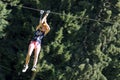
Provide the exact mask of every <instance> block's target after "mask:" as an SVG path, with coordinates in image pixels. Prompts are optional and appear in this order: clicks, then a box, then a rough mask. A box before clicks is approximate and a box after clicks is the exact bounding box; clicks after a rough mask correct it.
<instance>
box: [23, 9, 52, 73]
mask: <svg viewBox="0 0 120 80" xmlns="http://www.w3.org/2000/svg"><path fill="white" fill-rule="evenodd" d="M43 13H44V11H43V10H41V11H40V14H41V17H42V15H43ZM49 13H50V11H46V14H45V16H44V17H43V19H42V20H41V18H40V22H39V25H38V26H37V27H36V31H35V33H34V36H33V39H32V40H31V42H30V44H29V48H28V53H27V56H26V62H25V65H24V68H23V70H22V72H26V70H27V69H28V64H29V61H30V56H31V54H32V52H33V50H35V52H34V61H33V67H32V69H31V70H32V71H36V64H37V61H38V56H39V53H40V50H41V41H42V39H43V37H44V36H45V35H46V34H47V33H48V32H49V31H50V27H49V25H48V24H47V16H48V14H49Z"/></svg>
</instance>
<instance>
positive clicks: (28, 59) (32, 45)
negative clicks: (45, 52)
mask: <svg viewBox="0 0 120 80" xmlns="http://www.w3.org/2000/svg"><path fill="white" fill-rule="evenodd" d="M33 50H34V44H33V43H32V44H30V45H29V48H28V53H27V57H26V62H25V65H27V66H28V64H29V61H30V56H31V54H32V52H33Z"/></svg>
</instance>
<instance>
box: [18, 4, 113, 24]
mask: <svg viewBox="0 0 120 80" xmlns="http://www.w3.org/2000/svg"><path fill="white" fill-rule="evenodd" d="M17 7H18V5H17ZM22 8H24V9H29V10H33V11H40V9H35V8H31V7H27V6H22ZM45 12H46V11H45ZM50 13H51V14H55V15H61V16H68V15H67V14H62V13H58V12H53V11H51V12H50ZM71 17H73V18H76V19H81V17H75V16H71ZM82 19H84V20H90V21H96V22H101V23H109V24H114V23H113V22H110V21H101V20H96V19H91V18H82Z"/></svg>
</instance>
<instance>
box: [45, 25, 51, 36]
mask: <svg viewBox="0 0 120 80" xmlns="http://www.w3.org/2000/svg"><path fill="white" fill-rule="evenodd" d="M44 26H45V28H46V30H45V34H44V35H47V33H48V32H49V31H50V26H49V25H48V24H47V23H45V24H44Z"/></svg>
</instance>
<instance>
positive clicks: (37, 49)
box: [33, 43, 41, 67]
mask: <svg viewBox="0 0 120 80" xmlns="http://www.w3.org/2000/svg"><path fill="white" fill-rule="evenodd" d="M40 50H41V45H40V44H39V43H38V45H37V47H36V48H35V54H34V62H33V67H35V66H36V65H37V61H38V56H39V53H40Z"/></svg>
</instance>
